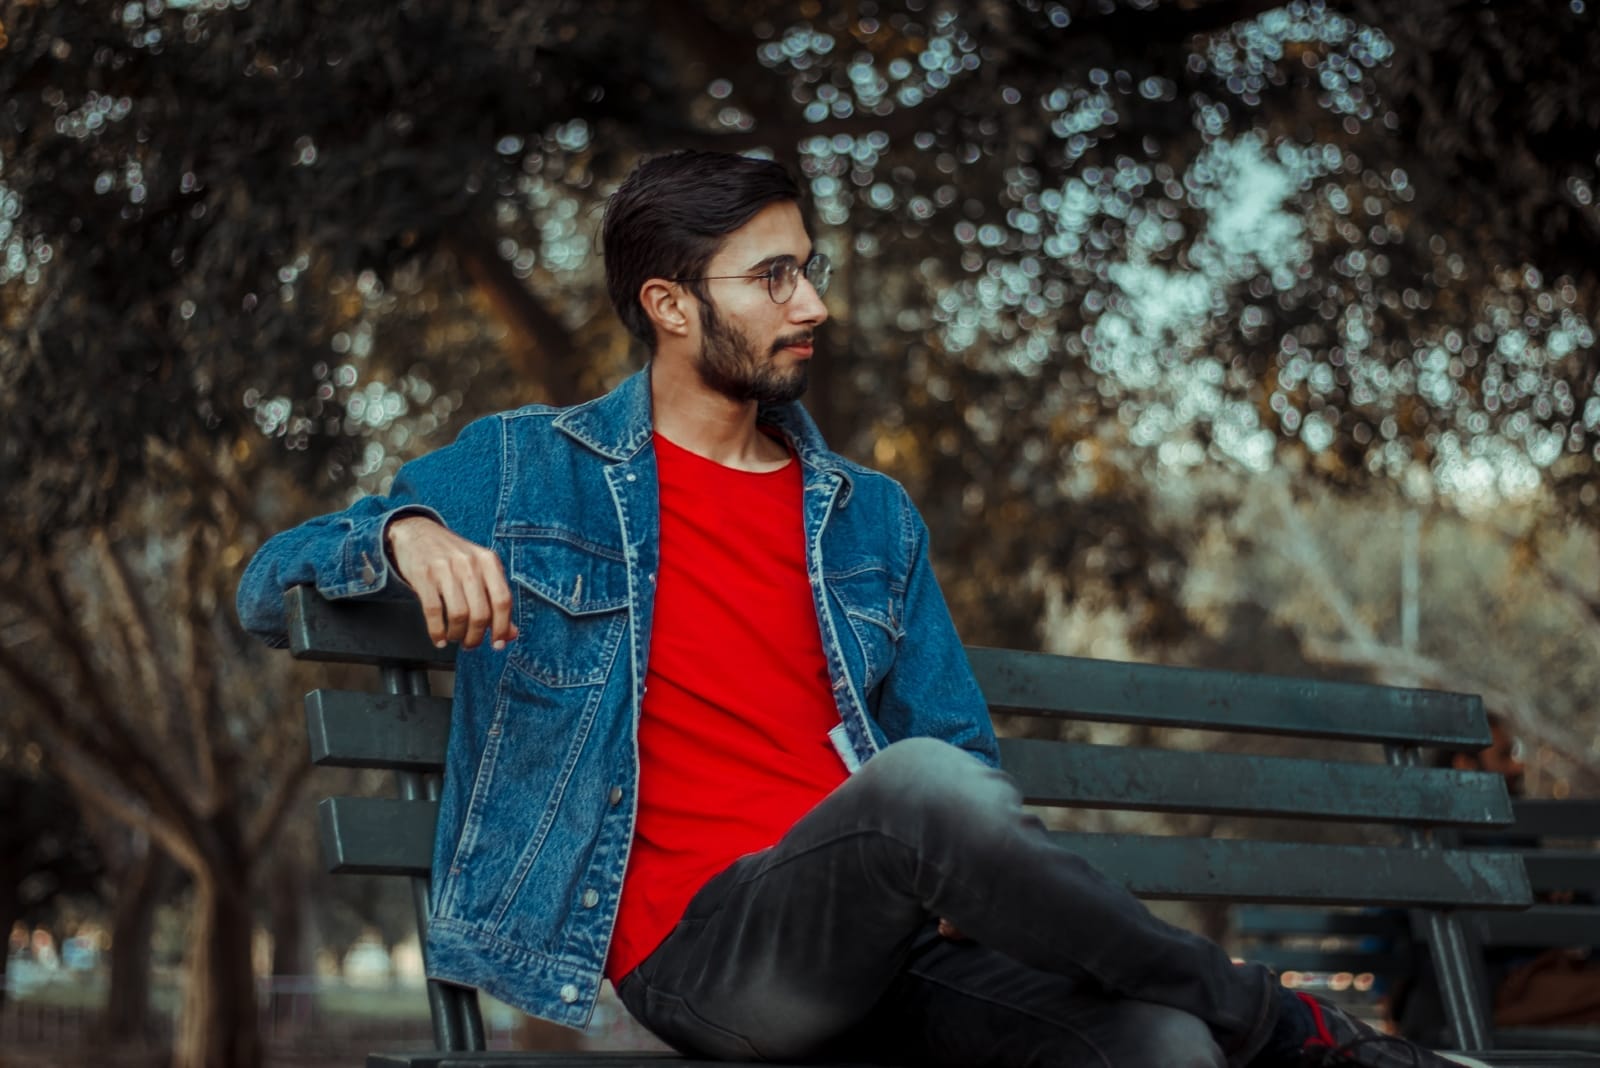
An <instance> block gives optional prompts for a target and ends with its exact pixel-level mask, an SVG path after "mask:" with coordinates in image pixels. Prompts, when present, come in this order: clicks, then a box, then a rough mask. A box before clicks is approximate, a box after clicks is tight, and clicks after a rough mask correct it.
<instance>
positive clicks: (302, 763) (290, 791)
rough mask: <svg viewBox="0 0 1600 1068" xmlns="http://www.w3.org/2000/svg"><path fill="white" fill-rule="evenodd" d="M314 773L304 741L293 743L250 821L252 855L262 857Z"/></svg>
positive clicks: (275, 769) (250, 851) (248, 841)
mask: <svg viewBox="0 0 1600 1068" xmlns="http://www.w3.org/2000/svg"><path fill="white" fill-rule="evenodd" d="M310 772H311V755H310V753H308V752H307V751H306V747H305V743H304V741H303V740H302V741H301V742H300V743H299V744H297V745H291V746H289V748H288V751H287V752H285V753H284V754H283V755H282V756H280V757H279V758H278V760H277V762H276V765H275V766H274V767H273V770H272V777H271V779H270V780H269V781H270V782H271V784H272V785H271V787H270V789H269V792H268V794H267V797H266V800H264V801H263V802H262V803H261V807H260V808H259V809H257V810H256V814H255V818H254V819H252V820H251V821H250V828H249V830H248V831H247V832H246V834H245V842H246V847H247V849H248V855H249V856H260V855H261V852H262V851H263V850H265V849H266V847H267V846H268V845H269V844H270V843H271V841H272V839H273V837H274V836H275V835H276V834H277V833H278V828H279V827H280V826H282V825H283V820H284V817H285V816H286V815H287V814H288V811H289V806H290V805H291V804H292V803H293V802H294V799H295V798H296V797H297V796H298V795H299V793H300V784H301V783H303V782H305V779H306V776H307V775H308V774H310Z"/></svg>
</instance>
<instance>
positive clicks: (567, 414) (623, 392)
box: [555, 364, 851, 484]
mask: <svg viewBox="0 0 1600 1068" xmlns="http://www.w3.org/2000/svg"><path fill="white" fill-rule="evenodd" d="M756 420H757V422H760V423H764V424H766V425H768V426H773V427H776V428H777V429H778V430H780V431H782V432H783V434H784V436H785V437H786V438H788V439H789V442H790V444H792V445H793V446H794V450H795V452H796V453H797V454H798V455H799V457H800V462H801V464H803V465H804V466H806V467H809V468H812V469H814V470H817V471H828V472H834V473H837V474H838V475H840V476H841V477H842V478H843V479H844V480H845V482H846V484H849V483H850V482H851V478H850V472H849V471H848V470H847V469H846V467H845V461H844V460H843V458H842V457H840V456H838V455H837V454H835V453H834V452H832V451H831V450H830V449H829V448H828V445H827V443H826V442H825V441H823V440H822V432H821V431H820V430H818V429H817V424H816V423H815V422H813V421H812V418H811V415H810V413H808V412H807V411H806V410H805V409H804V408H803V407H801V406H800V404H799V402H793V403H790V404H774V405H762V406H761V410H760V411H759V412H758V413H757V415H756ZM555 422H556V426H557V427H559V428H560V429H561V430H562V432H564V433H565V434H567V435H568V436H570V437H572V438H575V439H576V440H578V441H580V442H582V443H583V444H584V445H587V446H588V447H589V448H591V449H593V450H594V451H595V452H597V453H599V454H600V455H602V456H605V457H608V458H610V459H612V460H618V461H621V460H627V459H630V458H632V457H633V456H634V455H636V454H637V453H638V452H639V450H640V449H642V448H644V447H645V446H646V445H647V444H649V442H650V435H651V431H652V430H653V422H652V419H651V412H650V366H649V364H646V365H645V367H644V368H643V369H642V370H639V371H636V372H634V373H633V374H631V375H629V376H628V377H627V378H625V379H623V381H622V383H621V385H619V386H617V388H616V389H613V390H612V391H611V392H610V393H607V394H605V395H604V396H602V397H596V398H595V399H594V400H592V401H586V402H584V403H583V404H579V405H576V406H575V407H572V408H568V409H567V410H566V411H564V412H562V413H561V414H560V415H558V416H556V421H555Z"/></svg>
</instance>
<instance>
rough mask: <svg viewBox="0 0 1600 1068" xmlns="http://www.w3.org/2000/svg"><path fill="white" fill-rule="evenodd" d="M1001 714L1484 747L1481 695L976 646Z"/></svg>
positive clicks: (977, 661) (974, 657)
mask: <svg viewBox="0 0 1600 1068" xmlns="http://www.w3.org/2000/svg"><path fill="white" fill-rule="evenodd" d="M967 656H968V659H969V660H970V661H971V662H972V669H973V671H974V672H975V673H976V674H977V677H978V683H979V685H980V686H982V688H983V692H984V696H985V697H987V698H988V701H989V705H990V707H991V708H992V709H993V710H994V711H996V712H1017V713H1023V714H1027V715H1049V716H1066V717H1071V718H1074V719H1093V720H1101V721H1104V722H1114V723H1141V724H1151V725H1157V726H1167V727H1196V728H1201V729H1217V730H1237V731H1252V732H1256V733H1260V734H1295V735H1302V736H1305V737H1312V738H1343V739H1350V740H1354V741H1383V742H1391V743H1394V744H1406V745H1426V746H1433V747H1438V748H1443V749H1471V750H1477V749H1482V748H1483V747H1484V746H1487V745H1488V744H1489V740H1490V739H1489V729H1488V726H1487V724H1486V722H1485V720H1484V715H1483V701H1482V699H1481V698H1479V697H1477V696H1475V695H1472V694H1456V693H1443V692H1440V691H1435V690H1411V689H1400V688H1397V687H1392V686H1373V685H1367V684H1364V683H1353V682H1328V681H1322V680H1316V679H1294V678H1281V677H1277V676H1271V675H1251V674H1239V673H1235V672H1226V671H1209V670H1202V669H1198V668H1180V667H1166V666H1162V665H1156V664H1131V663H1120V662H1117V661H1110V660H1092V659H1086V658H1081V657H1071V656H1054V655H1050V654H1045V653H1029V652H1019V651H1017V650H1012V649H988V648H981V647H968V649H967Z"/></svg>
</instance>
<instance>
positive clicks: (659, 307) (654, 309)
mask: <svg viewBox="0 0 1600 1068" xmlns="http://www.w3.org/2000/svg"><path fill="white" fill-rule="evenodd" d="M690 299H691V298H690V297H689V294H688V293H686V292H685V291H684V289H683V287H682V286H680V285H678V284H677V283H676V282H669V281H667V280H666V279H665V278H652V279H650V280H649V281H647V282H646V283H645V284H644V285H642V286H640V287H639V305H640V307H642V308H644V313H645V314H646V315H647V316H649V317H650V322H651V323H652V324H653V325H654V326H655V328H656V329H657V330H659V331H661V332H662V333H663V334H668V335H670V336H672V337H688V336H689V328H690V322H691V320H690V317H689V307H688V305H689V301H690Z"/></svg>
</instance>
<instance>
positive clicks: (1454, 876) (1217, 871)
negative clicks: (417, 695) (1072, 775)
mask: <svg viewBox="0 0 1600 1068" xmlns="http://www.w3.org/2000/svg"><path fill="white" fill-rule="evenodd" d="M437 815H438V808H437V805H436V804H435V803H433V802H427V801H401V800H398V799H394V798H377V797H332V798H328V799H326V800H324V801H323V802H322V803H321V805H320V806H319V809H318V816H319V820H320V823H321V832H322V844H323V856H324V857H325V858H327V860H328V866H329V870H331V871H334V872H359V873H364V874H377V875H419V874H423V873H425V872H426V871H427V870H428V866H429V862H430V859H431V857H432V855H433V830H434V823H435V820H436V818H437ZM1052 838H1054V839H1055V840H1056V841H1057V842H1059V843H1060V844H1061V845H1063V846H1065V847H1066V848H1068V849H1071V850H1073V851H1074V852H1076V853H1078V854H1079V855H1081V856H1083V857H1085V858H1086V859H1087V860H1089V861H1090V862H1091V863H1093V864H1094V865H1095V866H1096V867H1098V868H1099V869H1100V870H1101V871H1103V872H1105V873H1106V874H1107V875H1108V876H1110V877H1111V878H1113V879H1115V880H1117V881H1118V882H1121V883H1123V884H1124V885H1126V886H1128V887H1130V888H1131V889H1132V890H1133V891H1134V892H1135V893H1138V894H1140V895H1142V896H1146V897H1160V898H1176V899H1185V900H1212V899H1228V900H1234V901H1282V900H1295V901H1313V902H1319V903H1322V904H1356V903H1360V904H1376V905H1397V906H1427V905H1440V904H1445V905H1472V906H1483V907H1496V906H1500V907H1503V902H1505V901H1506V900H1511V901H1514V902H1518V903H1521V904H1525V903H1527V901H1528V900H1530V897H1531V893H1530V891H1529V890H1528V885H1527V880H1526V878H1525V877H1524V875H1523V870H1522V866H1521V863H1520V861H1518V860H1517V858H1516V857H1513V856H1508V855H1502V854H1497V853H1488V852H1482V853H1470V854H1466V853H1454V854H1441V853H1439V852H1437V851H1433V850H1415V849H1409V848H1388V847H1380V846H1334V845H1313V844H1300V843H1294V842H1261V841H1246V840H1233V839H1201V840H1196V839H1186V838H1154V837H1145V836H1142V835H1118V834H1079V833H1075V832H1054V833H1053V834H1052ZM1375 886H1381V887H1383V888H1384V890H1383V892H1381V893H1375V892H1374V887H1375Z"/></svg>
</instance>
